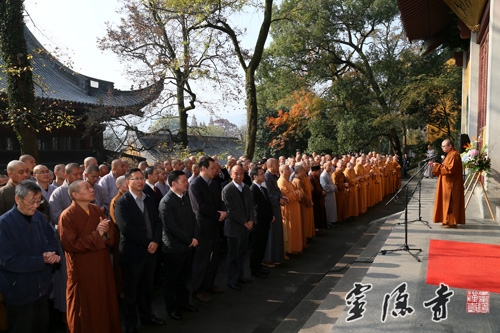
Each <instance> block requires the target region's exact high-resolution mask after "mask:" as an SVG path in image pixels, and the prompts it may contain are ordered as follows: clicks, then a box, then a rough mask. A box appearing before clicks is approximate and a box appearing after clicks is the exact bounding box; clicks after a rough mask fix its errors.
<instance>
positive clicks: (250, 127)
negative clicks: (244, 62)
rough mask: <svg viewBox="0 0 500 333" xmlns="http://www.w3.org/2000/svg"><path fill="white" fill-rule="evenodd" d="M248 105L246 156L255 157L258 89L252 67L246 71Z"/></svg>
mask: <svg viewBox="0 0 500 333" xmlns="http://www.w3.org/2000/svg"><path fill="white" fill-rule="evenodd" d="M245 88H246V107H247V140H246V145H245V156H246V157H247V158H249V159H253V157H254V156H253V155H254V154H255V143H256V142H257V117H258V112H259V110H258V108H257V89H256V87H255V71H251V70H250V68H248V69H247V71H246V72H245Z"/></svg>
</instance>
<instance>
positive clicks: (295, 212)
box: [278, 164, 303, 254]
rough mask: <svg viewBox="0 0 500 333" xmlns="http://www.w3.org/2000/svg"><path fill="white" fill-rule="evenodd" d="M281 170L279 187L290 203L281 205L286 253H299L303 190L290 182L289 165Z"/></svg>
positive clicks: (300, 250) (300, 248)
mask: <svg viewBox="0 0 500 333" xmlns="http://www.w3.org/2000/svg"><path fill="white" fill-rule="evenodd" d="M279 170H280V178H279V179H278V187H279V189H280V191H281V193H282V194H283V196H285V197H287V198H288V203H287V204H286V205H284V206H281V214H282V216H283V220H282V221H283V238H284V241H285V242H284V243H285V253H293V254H297V253H299V252H302V250H303V243H302V220H301V219H302V217H301V213H300V200H301V199H302V198H301V195H302V192H301V191H300V190H297V189H296V188H295V186H293V184H292V183H291V182H290V180H289V179H290V174H291V171H290V167H289V166H288V165H286V164H282V165H280V167H279Z"/></svg>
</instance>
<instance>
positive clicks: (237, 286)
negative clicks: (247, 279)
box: [227, 283, 241, 291]
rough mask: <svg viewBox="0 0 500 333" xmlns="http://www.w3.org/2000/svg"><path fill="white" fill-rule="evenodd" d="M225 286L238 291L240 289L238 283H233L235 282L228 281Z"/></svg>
mask: <svg viewBox="0 0 500 333" xmlns="http://www.w3.org/2000/svg"><path fill="white" fill-rule="evenodd" d="M227 286H228V287H229V288H231V289H233V290H238V291H240V290H241V287H240V285H239V284H237V283H235V284H229V283H228V284H227Z"/></svg>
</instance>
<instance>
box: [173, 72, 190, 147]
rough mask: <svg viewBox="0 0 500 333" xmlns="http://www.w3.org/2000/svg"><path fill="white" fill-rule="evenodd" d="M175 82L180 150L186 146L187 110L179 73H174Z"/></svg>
mask: <svg viewBox="0 0 500 333" xmlns="http://www.w3.org/2000/svg"><path fill="white" fill-rule="evenodd" d="M176 80H177V110H178V112H179V133H178V134H177V139H178V140H179V143H180V144H181V146H182V148H186V147H187V145H188V137H187V118H188V114H187V109H186V104H185V103H184V85H183V78H182V73H181V71H177V73H176Z"/></svg>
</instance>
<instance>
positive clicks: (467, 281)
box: [426, 239, 500, 293]
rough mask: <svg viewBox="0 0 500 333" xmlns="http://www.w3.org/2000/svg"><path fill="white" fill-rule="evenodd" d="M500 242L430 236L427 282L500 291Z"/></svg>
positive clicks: (470, 288)
mask: <svg viewBox="0 0 500 333" xmlns="http://www.w3.org/2000/svg"><path fill="white" fill-rule="evenodd" d="M499 276H500V245H492V244H480V243H468V242H455V241H444V240H436V239H431V241H430V244H429V261H428V265H427V280H426V282H427V284H432V285H439V284H440V283H445V284H446V285H448V286H449V287H455V288H462V289H469V290H479V291H490V292H495V293H500V283H499Z"/></svg>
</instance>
